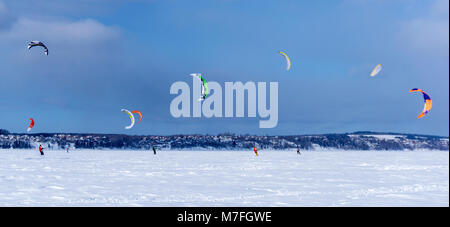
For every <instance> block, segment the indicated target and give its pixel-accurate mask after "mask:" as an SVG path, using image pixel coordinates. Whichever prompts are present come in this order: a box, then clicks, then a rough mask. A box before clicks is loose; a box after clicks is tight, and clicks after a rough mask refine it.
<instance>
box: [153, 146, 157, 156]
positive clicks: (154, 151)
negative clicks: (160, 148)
mask: <svg viewBox="0 0 450 227" xmlns="http://www.w3.org/2000/svg"><path fill="white" fill-rule="evenodd" d="M153 154H154V155H156V147H153Z"/></svg>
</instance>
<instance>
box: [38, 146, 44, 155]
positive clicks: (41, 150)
mask: <svg viewBox="0 0 450 227" xmlns="http://www.w3.org/2000/svg"><path fill="white" fill-rule="evenodd" d="M39 152H40V153H41V155H44V148H43V147H42V145H40V144H39Z"/></svg>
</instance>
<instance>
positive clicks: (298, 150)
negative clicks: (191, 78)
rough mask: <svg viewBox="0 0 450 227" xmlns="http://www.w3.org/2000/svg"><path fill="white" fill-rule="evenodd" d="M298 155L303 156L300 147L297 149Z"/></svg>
mask: <svg viewBox="0 0 450 227" xmlns="http://www.w3.org/2000/svg"><path fill="white" fill-rule="evenodd" d="M297 154H298V155H301V153H300V148H298V147H297Z"/></svg>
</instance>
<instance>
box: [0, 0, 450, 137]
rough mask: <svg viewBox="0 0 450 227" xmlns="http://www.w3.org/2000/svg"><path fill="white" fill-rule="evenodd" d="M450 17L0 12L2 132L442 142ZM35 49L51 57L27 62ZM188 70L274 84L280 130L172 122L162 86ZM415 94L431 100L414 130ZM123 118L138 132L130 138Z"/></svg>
mask: <svg viewBox="0 0 450 227" xmlns="http://www.w3.org/2000/svg"><path fill="white" fill-rule="evenodd" d="M448 10H449V1H448V0H429V1H424V0H398V1H387V0H386V1H385V0H342V1H297V0H283V1H266V0H197V1H187V0H178V1H177V0H165V1H163V0H148V1H146V0H135V1H121V0H110V1H107V0H95V1H94V0H91V1H88V0H80V1H65V0H48V1H41V0H28V1H13V0H0V47H1V50H2V51H1V54H0V79H1V80H0V128H4V129H7V130H9V131H11V132H17V133H22V132H26V128H27V127H28V123H29V120H28V119H29V118H30V117H33V118H34V119H35V120H36V126H35V128H34V130H33V131H34V132H92V133H126V134H146V135H147V134H151V135H154V134H163V135H166V134H185V133H202V134H206V133H209V134H217V133H221V132H234V133H239V134H241V133H250V134H269V135H275V134H279V135H288V134H310V133H335V132H353V131H361V130H364V131H366V130H370V131H382V132H406V133H420V134H432V135H443V136H448V135H449V63H448V62H449V11H448ZM31 40H40V41H42V42H44V43H46V44H47V46H48V47H49V49H50V52H49V56H45V55H43V52H42V51H41V50H40V49H32V50H31V51H29V50H27V48H26V44H27V42H29V41H31ZM279 50H283V51H285V52H286V53H288V54H289V56H290V57H291V60H292V69H291V70H290V71H289V72H287V71H285V62H284V61H283V58H282V57H281V56H280V55H279V54H278V53H277V51H279ZM380 63H381V64H383V71H382V72H381V73H380V74H379V75H378V76H377V77H374V78H372V77H370V76H369V74H370V71H371V70H372V68H373V67H374V66H375V65H377V64H380ZM193 72H201V73H203V75H204V76H205V77H206V78H207V79H208V80H209V81H217V82H219V83H220V84H222V85H223V84H224V82H227V81H242V82H247V81H255V82H278V83H279V110H278V112H279V120H278V126H277V127H275V128H272V129H260V128H259V124H258V122H259V120H260V119H259V118H204V117H203V118H195V119H194V118H173V117H172V116H171V114H170V111H169V105H170V101H171V100H172V99H174V98H175V97H176V96H175V95H171V94H170V93H169V89H170V86H171V85H172V84H173V83H174V82H176V81H185V82H187V83H191V80H190V79H189V74H190V73H193ZM415 87H418V88H421V89H423V90H425V91H427V92H428V93H429V95H430V96H431V98H432V99H433V105H434V106H433V109H432V111H431V113H430V114H429V115H428V116H426V117H425V118H422V119H417V118H416V117H417V115H418V114H419V113H420V111H421V110H422V108H423V98H422V97H421V96H420V95H419V94H411V93H409V92H408V91H409V89H411V88H415ZM122 108H127V109H130V110H134V109H137V110H140V111H141V112H142V113H143V114H144V120H143V122H142V123H140V124H138V125H136V126H135V127H134V128H133V129H132V130H125V129H124V126H126V125H127V124H128V123H129V122H128V121H129V119H128V117H127V116H126V114H125V113H123V112H121V111H120V109H122Z"/></svg>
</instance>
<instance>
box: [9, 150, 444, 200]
mask: <svg viewBox="0 0 450 227" xmlns="http://www.w3.org/2000/svg"><path fill="white" fill-rule="evenodd" d="M0 206H449V152H447V151H445V152H443V151H414V152H411V151H402V152H379V151H345V152H343V151H311V152H307V151H305V152H302V155H297V154H296V152H295V151H289V152H288V151H260V156H258V157H256V156H255V155H254V154H253V152H252V151H248V152H243V151H159V152H158V154H157V155H153V152H152V151H124V150H71V151H70V153H66V152H65V151H63V150H46V151H45V156H43V157H41V156H40V155H39V152H38V151H36V150H1V149H0Z"/></svg>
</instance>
